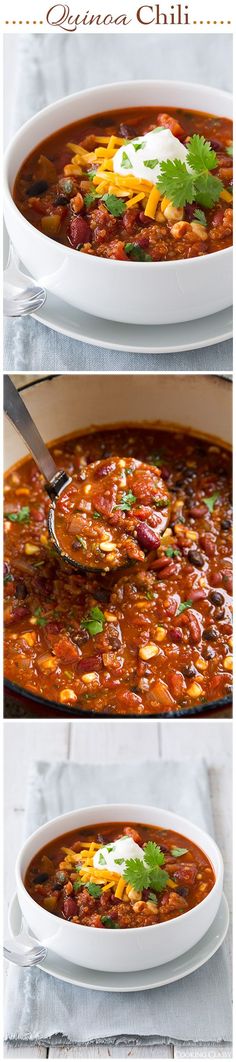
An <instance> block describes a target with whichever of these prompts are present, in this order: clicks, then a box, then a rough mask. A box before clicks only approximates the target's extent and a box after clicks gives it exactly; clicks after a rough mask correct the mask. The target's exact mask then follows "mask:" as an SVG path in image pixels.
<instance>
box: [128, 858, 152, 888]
mask: <svg viewBox="0 0 236 1062" xmlns="http://www.w3.org/2000/svg"><path fill="white" fill-rule="evenodd" d="M122 877H123V878H124V879H125V881H128V882H129V884H130V885H132V886H133V888H134V889H137V891H138V892H142V891H143V889H147V888H148V885H149V869H148V867H146V866H145V864H144V863H143V862H142V860H141V859H127V860H126V864H125V869H124V870H123V875H122Z"/></svg>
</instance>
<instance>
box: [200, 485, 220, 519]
mask: <svg viewBox="0 0 236 1062" xmlns="http://www.w3.org/2000/svg"><path fill="white" fill-rule="evenodd" d="M219 497H220V495H219V494H218V492H217V490H216V491H215V492H214V494H211V495H210V498H203V499H202V500H203V502H204V505H206V506H207V509H208V511H209V513H213V511H214V505H215V502H216V501H218V498H219Z"/></svg>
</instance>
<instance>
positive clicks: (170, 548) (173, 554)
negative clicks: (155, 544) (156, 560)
mask: <svg viewBox="0 0 236 1062" xmlns="http://www.w3.org/2000/svg"><path fill="white" fill-rule="evenodd" d="M165 555H166V557H179V556H180V549H173V546H167V549H165Z"/></svg>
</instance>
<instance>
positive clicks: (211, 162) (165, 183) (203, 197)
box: [157, 133, 224, 207]
mask: <svg viewBox="0 0 236 1062" xmlns="http://www.w3.org/2000/svg"><path fill="white" fill-rule="evenodd" d="M186 163H187V165H188V166H189V167H191V169H190V170H189V169H187V165H186ZM186 163H185V162H181V161H180V159H174V161H173V162H172V161H171V160H170V159H168V161H167V162H162V163H161V165H160V175H159V177H158V178H157V187H158V188H159V191H160V192H161V193H162V195H165V196H167V198H168V199H170V200H171V202H172V203H173V205H174V206H176V207H184V206H185V204H186V203H193V202H194V201H197V203H199V204H200V206H203V207H212V206H214V203H216V202H217V200H218V199H219V197H220V193H221V192H222V191H223V187H224V185H223V184H222V181H220V180H219V178H218V177H214V176H213V175H212V174H211V170H214V169H215V168H216V166H217V156H216V153H215V151H213V149H212V147H211V145H210V143H209V141H208V140H205V139H204V137H203V136H199V135H198V133H194V136H192V137H191V138H190V140H189V142H188V148H187V156H186Z"/></svg>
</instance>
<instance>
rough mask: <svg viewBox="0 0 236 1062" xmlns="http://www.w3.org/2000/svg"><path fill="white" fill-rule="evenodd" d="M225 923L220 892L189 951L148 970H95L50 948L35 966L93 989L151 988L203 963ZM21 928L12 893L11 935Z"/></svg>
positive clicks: (226, 911)
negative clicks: (208, 921)
mask: <svg viewBox="0 0 236 1062" xmlns="http://www.w3.org/2000/svg"><path fill="white" fill-rule="evenodd" d="M228 925H229V909H228V904H227V900H226V898H225V896H224V894H223V896H222V900H221V903H220V907H219V910H218V913H217V915H216V918H215V920H214V922H213V923H212V926H211V927H210V929H208V932H207V933H205V936H204V937H202V940H200V941H199V943H198V944H196V945H195V947H194V948H191V950H190V951H188V952H185V954H184V955H181V956H180V957H179V958H178V959H175V960H173V961H172V962H168V963H166V964H165V965H163V966H159V967H158V966H156V967H155V968H154V969H152V970H143V971H139V972H138V973H126V974H125V973H122V974H121V973H120V974H111V973H102V972H101V973H99V972H98V971H97V970H87V969H85V967H82V966H75V965H74V964H73V963H70V962H67V961H66V960H65V959H59V958H58V955H55V954H54V953H53V952H52V951H48V953H47V958H46V959H45V961H44V962H43V963H40V964H39V967H40V970H44V972H45V973H48V974H50V975H51V977H56V978H57V979H58V980H59V981H67V982H68V984H71V985H77V987H78V988H89V989H91V990H93V991H96V992H146V991H148V990H149V989H151V988H161V987H162V986H163V985H169V984H172V983H173V981H180V980H181V978H182V977H188V975H189V974H191V973H194V971H195V970H198V969H199V967H200V966H204V963H206V962H208V960H209V959H211V958H212V955H215V952H216V951H218V948H220V947H221V944H222V943H223V940H224V938H225V936H226V933H227V930H228ZM21 929H22V913H21V909H20V905H19V901H18V897H17V896H16V895H15V896H13V899H12V901H11V904H10V908H9V930H10V934H11V937H13V938H14V937H16V936H18V933H20V932H21ZM124 932H125V930H124Z"/></svg>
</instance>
